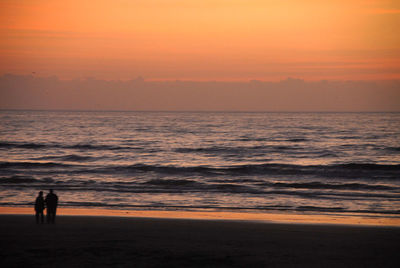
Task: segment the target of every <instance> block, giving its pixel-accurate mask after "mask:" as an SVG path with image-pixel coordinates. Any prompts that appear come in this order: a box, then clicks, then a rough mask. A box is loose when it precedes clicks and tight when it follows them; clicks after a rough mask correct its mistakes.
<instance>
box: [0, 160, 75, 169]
mask: <svg viewBox="0 0 400 268" xmlns="http://www.w3.org/2000/svg"><path fill="white" fill-rule="evenodd" d="M71 166H72V165H68V164H62V163H55V162H9V161H5V162H0V168H3V169H5V168H55V167H71Z"/></svg>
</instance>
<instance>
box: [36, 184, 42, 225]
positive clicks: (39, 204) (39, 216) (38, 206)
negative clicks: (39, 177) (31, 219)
mask: <svg viewBox="0 0 400 268" xmlns="http://www.w3.org/2000/svg"><path fill="white" fill-rule="evenodd" d="M43 210H44V199H43V191H40V192H39V195H38V196H37V197H36V201H35V212H36V223H39V220H40V222H41V223H43V222H44V215H43Z"/></svg>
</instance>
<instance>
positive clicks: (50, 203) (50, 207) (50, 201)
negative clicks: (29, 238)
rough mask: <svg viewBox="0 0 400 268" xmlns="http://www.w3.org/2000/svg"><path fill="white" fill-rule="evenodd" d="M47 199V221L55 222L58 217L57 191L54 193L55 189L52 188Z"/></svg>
mask: <svg viewBox="0 0 400 268" xmlns="http://www.w3.org/2000/svg"><path fill="white" fill-rule="evenodd" d="M45 201H46V209H47V212H46V216H47V223H54V222H55V219H56V211H57V204H58V197H57V195H56V194H55V193H53V189H50V193H48V194H47V196H46V199H45Z"/></svg>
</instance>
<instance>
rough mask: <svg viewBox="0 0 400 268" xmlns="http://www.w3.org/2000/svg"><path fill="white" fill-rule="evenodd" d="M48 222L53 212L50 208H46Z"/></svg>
mask: <svg viewBox="0 0 400 268" xmlns="http://www.w3.org/2000/svg"><path fill="white" fill-rule="evenodd" d="M46 222H47V223H50V222H51V212H50V210H49V208H47V210H46Z"/></svg>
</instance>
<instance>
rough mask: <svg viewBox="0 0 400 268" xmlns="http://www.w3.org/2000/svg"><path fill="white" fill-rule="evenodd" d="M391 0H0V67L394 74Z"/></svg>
mask: <svg viewBox="0 0 400 268" xmlns="http://www.w3.org/2000/svg"><path fill="white" fill-rule="evenodd" d="M399 25H400V1H386V0H377V1H375V0H335V1H320V0H297V1H295V0H292V1H291V0H288V1H278V0H201V1H195V0H112V1H111V0H96V1H81V0H69V1H54V0H34V1H33V0H19V1H15V0H2V1H1V2H0V75H1V74H5V73H14V74H31V73H33V72H34V73H35V75H37V76H50V75H57V76H58V77H59V78H61V79H75V78H82V77H89V76H91V77H95V78H97V79H104V80H110V79H121V80H126V79H131V78H134V77H137V76H138V75H142V76H143V77H145V78H146V79H149V80H175V79H181V80H198V81H204V80H219V81H238V80H239V81H247V80H250V79H260V80H268V81H278V80H281V79H284V78H286V77H298V78H301V79H305V80H321V79H328V80H347V79H350V80H388V79H400V34H399Z"/></svg>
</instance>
